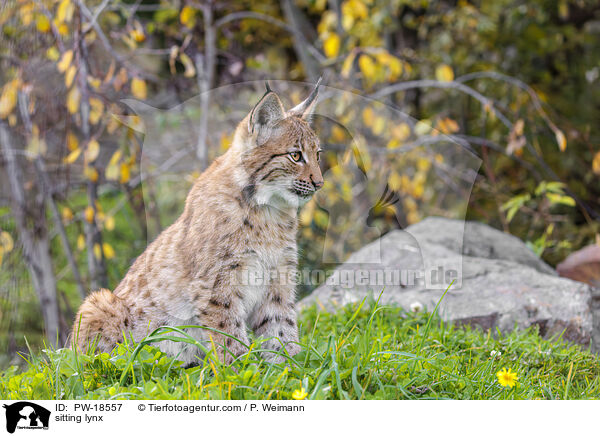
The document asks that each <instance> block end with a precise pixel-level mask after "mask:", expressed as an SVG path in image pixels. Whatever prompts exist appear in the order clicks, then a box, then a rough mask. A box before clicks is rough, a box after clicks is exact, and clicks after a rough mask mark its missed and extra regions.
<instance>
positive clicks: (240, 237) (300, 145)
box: [72, 86, 323, 364]
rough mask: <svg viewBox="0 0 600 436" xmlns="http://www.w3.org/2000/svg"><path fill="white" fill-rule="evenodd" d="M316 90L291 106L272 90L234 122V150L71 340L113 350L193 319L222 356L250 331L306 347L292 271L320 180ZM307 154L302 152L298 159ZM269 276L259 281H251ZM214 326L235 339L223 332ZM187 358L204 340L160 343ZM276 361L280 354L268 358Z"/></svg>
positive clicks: (102, 295)
mask: <svg viewBox="0 0 600 436" xmlns="http://www.w3.org/2000/svg"><path fill="white" fill-rule="evenodd" d="M317 88H318V86H317V87H316V88H315V90H314V91H313V93H312V94H311V96H310V97H309V98H308V99H307V100H306V101H305V102H303V103H301V104H300V105H298V106H297V107H295V108H293V109H291V110H289V111H287V112H285V111H284V109H283V105H282V103H281V101H280V100H279V98H278V96H277V95H276V94H275V93H274V92H272V91H271V90H268V91H267V93H266V94H265V95H264V96H263V97H262V99H261V100H260V101H259V102H258V103H257V105H256V106H255V108H254V109H253V110H252V111H251V112H250V113H249V114H248V115H247V116H246V117H245V118H244V120H242V121H241V122H240V124H239V125H238V127H237V129H236V131H235V134H234V139H233V143H232V146H231V148H230V149H229V150H228V151H227V152H226V153H225V154H224V155H222V156H220V157H219V158H218V159H216V160H215V161H214V162H213V163H212V165H211V166H210V167H209V168H208V169H207V170H206V171H205V172H204V173H203V174H201V175H200V177H199V178H198V179H197V181H196V182H195V184H194V186H193V187H192V189H191V191H190V192H189V194H188V197H187V199H186V203H185V208H184V211H183V213H182V214H181V216H180V217H179V218H178V219H177V220H176V221H175V222H174V223H173V224H172V225H171V226H170V227H168V228H167V229H165V230H164V231H163V232H162V233H161V234H160V235H159V236H158V237H157V238H156V240H154V241H153V242H152V243H151V244H150V245H148V247H147V248H146V250H145V251H144V252H143V253H142V254H141V255H140V256H139V257H138V258H137V259H136V261H135V262H134V263H133V265H132V266H131V268H130V269H129V271H128V273H127V274H126V276H125V277H124V278H123V280H122V281H121V283H120V284H119V285H118V286H117V288H116V289H115V291H114V293H113V292H110V291H108V290H105V289H103V290H100V291H98V292H94V293H92V294H91V295H89V296H88V297H87V298H86V300H85V301H84V302H83V304H82V305H81V307H80V309H79V312H78V313H77V317H76V319H75V324H74V327H73V332H72V342H73V343H74V344H77V345H78V347H80V348H86V347H87V346H88V344H89V343H90V341H91V340H96V341H97V347H98V349H99V350H100V351H106V352H107V351H110V350H111V349H112V348H113V347H114V345H115V344H116V343H117V342H120V341H122V340H123V337H124V336H127V337H131V338H133V339H134V340H139V339H141V338H142V337H144V336H145V335H147V334H148V333H149V332H150V331H152V330H154V329H155V328H157V327H159V326H164V325H167V326H179V325H198V326H204V327H207V328H209V329H212V330H208V329H197V328H189V329H188V330H187V333H188V334H190V335H192V336H193V337H195V338H197V339H198V340H200V341H203V342H204V344H205V345H207V346H209V347H210V346H211V341H212V343H214V344H215V345H216V346H217V348H218V350H219V355H220V357H221V358H222V359H224V360H225V361H226V362H231V361H232V359H234V358H235V357H236V356H239V355H241V354H243V353H244V352H245V351H247V348H246V346H247V344H248V335H247V329H248V328H250V329H252V330H253V331H254V333H255V334H256V335H257V336H263V337H265V338H269V339H268V340H267V341H266V343H265V344H263V346H266V348H268V349H271V350H275V351H278V350H280V349H281V347H282V346H285V347H286V350H287V352H288V353H290V354H294V353H296V352H297V351H298V350H299V347H298V345H297V344H296V342H297V341H298V328H297V325H296V311H295V305H294V301H295V286H294V281H293V278H294V274H295V272H296V268H297V246H296V233H297V226H298V224H297V210H298V207H299V206H300V205H302V204H303V203H304V202H305V201H307V200H308V199H309V198H310V196H311V195H312V194H314V192H315V191H316V190H317V189H319V188H320V187H321V186H322V185H323V178H322V175H321V171H320V168H319V163H318V155H319V150H320V148H319V140H318V138H317V136H316V134H315V132H314V131H313V130H312V128H311V127H310V125H309V123H308V121H307V120H308V118H309V117H310V114H311V112H312V109H313V107H314V104H315V102H316V91H317ZM299 156H300V157H299ZM256 277H262V279H261V280H258V281H256V280H249V279H251V278H256ZM215 330H218V331H220V332H223V333H226V334H227V335H230V336H233V337H235V338H237V340H233V339H231V338H230V337H228V336H226V335H223V334H220V333H217V332H215ZM158 345H159V346H160V347H161V348H162V349H163V350H164V351H165V352H168V353H170V354H172V355H176V356H178V358H179V359H180V360H183V361H184V362H186V363H188V364H190V363H193V362H195V361H197V359H198V357H199V355H198V352H199V350H198V348H197V347H193V346H189V345H186V344H184V343H180V342H173V341H164V342H160V343H159V344H158ZM266 357H267V358H270V359H272V360H281V357H280V356H277V355H276V354H274V353H271V354H268V355H266Z"/></svg>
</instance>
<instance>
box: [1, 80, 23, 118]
mask: <svg viewBox="0 0 600 436" xmlns="http://www.w3.org/2000/svg"><path fill="white" fill-rule="evenodd" d="M18 86H19V81H18V80H17V79H15V80H11V81H10V82H8V83H7V84H6V85H4V87H3V88H2V95H1V96H0V118H2V119H4V118H6V117H7V116H8V115H10V113H11V112H12V111H13V109H14V108H15V106H16V104H17V95H18Z"/></svg>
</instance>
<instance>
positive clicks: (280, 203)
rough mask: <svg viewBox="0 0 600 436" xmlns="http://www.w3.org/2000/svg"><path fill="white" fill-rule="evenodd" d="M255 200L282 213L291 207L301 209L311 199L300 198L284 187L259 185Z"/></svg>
mask: <svg viewBox="0 0 600 436" xmlns="http://www.w3.org/2000/svg"><path fill="white" fill-rule="evenodd" d="M254 199H255V200H256V202H257V203H258V204H261V205H268V206H271V207H274V208H276V209H281V210H282V211H284V212H285V211H287V210H288V209H289V208H290V207H294V208H299V207H301V206H303V205H304V204H306V202H308V200H310V197H306V198H304V197H299V196H298V195H296V194H294V193H292V192H291V191H290V190H289V189H288V188H287V187H286V186H283V185H275V184H269V185H259V186H257V189H256V193H255V194H254Z"/></svg>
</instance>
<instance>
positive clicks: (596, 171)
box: [592, 151, 600, 176]
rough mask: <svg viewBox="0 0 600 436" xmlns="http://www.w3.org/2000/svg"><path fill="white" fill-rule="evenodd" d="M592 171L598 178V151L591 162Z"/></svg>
mask: <svg viewBox="0 0 600 436" xmlns="http://www.w3.org/2000/svg"><path fill="white" fill-rule="evenodd" d="M592 171H594V174H596V175H599V176H600V151H598V152H596V154H595V155H594V160H593V161H592Z"/></svg>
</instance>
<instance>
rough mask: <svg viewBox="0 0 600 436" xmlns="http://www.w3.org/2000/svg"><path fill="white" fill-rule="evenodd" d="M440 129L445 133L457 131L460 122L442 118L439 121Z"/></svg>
mask: <svg viewBox="0 0 600 436" xmlns="http://www.w3.org/2000/svg"><path fill="white" fill-rule="evenodd" d="M437 127H438V129H439V130H440V131H441V132H442V133H445V134H449V133H456V132H458V130H459V127H458V123H457V122H456V121H454V120H453V119H451V118H442V119H441V120H438V122H437Z"/></svg>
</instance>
